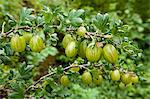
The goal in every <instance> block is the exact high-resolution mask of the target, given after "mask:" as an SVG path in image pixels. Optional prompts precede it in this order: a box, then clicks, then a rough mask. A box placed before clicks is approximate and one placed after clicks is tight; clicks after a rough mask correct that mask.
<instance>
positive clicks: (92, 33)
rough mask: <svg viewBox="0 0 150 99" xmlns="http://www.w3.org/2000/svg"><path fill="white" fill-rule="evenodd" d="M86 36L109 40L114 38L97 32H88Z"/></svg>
mask: <svg viewBox="0 0 150 99" xmlns="http://www.w3.org/2000/svg"><path fill="white" fill-rule="evenodd" d="M86 35H87V36H97V37H103V38H108V39H110V38H112V37H113V35H109V34H106V35H104V34H102V33H101V34H98V33H96V32H87V33H86Z"/></svg>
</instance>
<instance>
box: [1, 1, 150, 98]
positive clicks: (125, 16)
mask: <svg viewBox="0 0 150 99" xmlns="http://www.w3.org/2000/svg"><path fill="white" fill-rule="evenodd" d="M44 6H49V7H51V8H53V7H56V6H60V7H62V9H64V10H70V9H80V8H82V9H84V10H86V14H95V13H98V12H100V13H109V14H112V15H114V16H115V17H116V18H119V19H121V20H122V21H123V22H124V24H128V25H129V31H130V32H129V33H128V34H127V35H128V37H129V39H132V40H133V41H134V43H135V44H136V45H138V46H139V48H140V49H142V50H143V56H142V60H141V63H143V66H144V67H143V71H144V73H145V78H146V80H147V83H144V84H145V85H143V86H142V87H140V88H139V91H140V92H141V94H143V96H144V94H150V90H149V88H150V87H147V85H149V84H150V83H149V82H150V62H149V61H150V0H0V28H1V26H2V24H3V22H4V21H5V22H6V28H5V31H8V30H9V29H10V28H11V27H10V26H9V23H11V22H9V21H7V20H8V19H9V18H13V17H11V16H14V18H15V19H18V16H19V13H20V10H21V8H22V7H28V8H33V9H35V12H39V11H40V10H42V9H43V7H44ZM0 31H1V30H0Z"/></svg>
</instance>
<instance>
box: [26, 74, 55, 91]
mask: <svg viewBox="0 0 150 99" xmlns="http://www.w3.org/2000/svg"><path fill="white" fill-rule="evenodd" d="M53 74H55V73H54V72H53V73H50V74H47V75H45V76H42V77H41V78H40V79H39V80H37V81H36V82H35V83H34V84H33V85H31V86H29V87H28V88H27V89H26V90H25V93H26V92H27V91H28V90H30V89H31V88H33V87H35V86H36V85H37V84H38V83H40V82H41V81H42V80H43V79H45V78H46V77H49V76H51V75H53Z"/></svg>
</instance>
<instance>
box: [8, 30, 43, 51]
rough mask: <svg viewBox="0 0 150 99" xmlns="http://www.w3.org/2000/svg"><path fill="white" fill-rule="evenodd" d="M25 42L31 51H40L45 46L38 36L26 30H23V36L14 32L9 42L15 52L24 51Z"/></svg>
mask: <svg viewBox="0 0 150 99" xmlns="http://www.w3.org/2000/svg"><path fill="white" fill-rule="evenodd" d="M27 44H29V46H30V48H31V50H32V51H33V52H40V51H41V50H42V49H43V48H44V47H45V44H44V42H43V40H42V38H41V37H40V36H38V35H35V36H32V34H31V33H27V32H24V33H23V36H19V35H18V34H16V35H15V36H13V37H12V38H11V42H10V45H11V48H12V49H13V50H14V51H15V52H23V51H25V48H26V45H27Z"/></svg>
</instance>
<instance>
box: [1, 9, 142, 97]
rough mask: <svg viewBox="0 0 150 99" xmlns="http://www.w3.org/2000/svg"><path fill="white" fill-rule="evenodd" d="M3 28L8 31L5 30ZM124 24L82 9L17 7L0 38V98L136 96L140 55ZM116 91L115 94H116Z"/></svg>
mask: <svg viewBox="0 0 150 99" xmlns="http://www.w3.org/2000/svg"><path fill="white" fill-rule="evenodd" d="M5 24H9V25H10V26H11V27H12V28H11V29H10V30H9V31H5ZM128 32H130V31H128V25H124V24H123V22H121V20H119V19H117V18H115V17H114V16H111V15H109V14H107V13H105V14H100V13H97V14H95V15H90V16H89V14H88V12H86V11H85V10H83V9H79V10H75V9H73V10H64V9H62V8H61V7H52V8H48V7H45V8H44V9H43V10H42V11H39V12H36V11H35V10H34V9H28V8H23V9H22V10H21V12H20V15H19V19H15V18H13V16H11V17H10V16H9V20H8V22H3V26H2V31H1V34H0V63H1V64H0V88H1V91H0V92H1V93H3V94H2V96H1V97H5V98H13V99H22V98H37V99H38V98H39V99H41V98H44V99H45V98H46V99H48V98H56V99H57V98H61V99H64V98H67V99H70V98H71V99H75V98H77V99H103V98H104V99H105V98H119V99H120V98H121V97H124V96H129V97H138V96H136V95H135V94H133V93H134V92H136V88H137V87H138V86H139V85H140V83H141V82H142V81H143V77H142V72H143V71H142V70H141V69H140V68H141V65H140V64H139V63H138V61H139V60H140V58H141V56H142V50H140V49H138V47H137V46H135V45H134V42H133V41H132V40H130V39H129V38H128V37H127V33H128ZM118 92H119V93H118Z"/></svg>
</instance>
